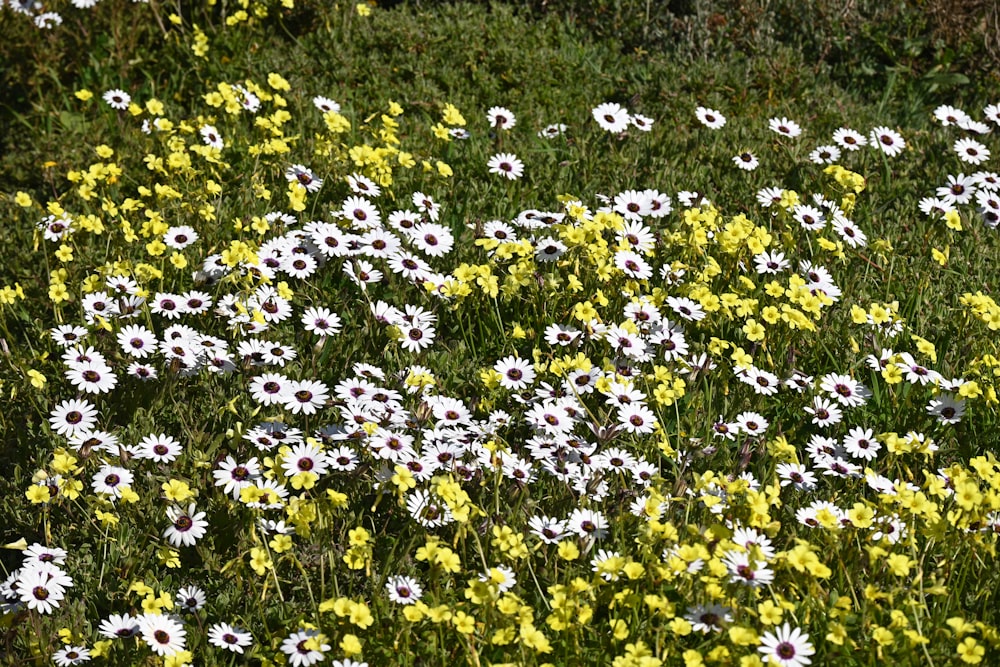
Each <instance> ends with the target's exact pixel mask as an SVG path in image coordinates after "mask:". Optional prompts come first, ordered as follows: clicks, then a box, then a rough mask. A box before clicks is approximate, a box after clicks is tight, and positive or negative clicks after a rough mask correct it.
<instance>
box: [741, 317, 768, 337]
mask: <svg viewBox="0 0 1000 667" xmlns="http://www.w3.org/2000/svg"><path fill="white" fill-rule="evenodd" d="M743 333H745V334H746V336H747V340H749V341H751V342H758V341H762V340H764V326H763V325H762V324H760V323H759V322H757V321H756V320H754V319H753V318H750V319H749V320H747V322H746V324H744V325H743Z"/></svg>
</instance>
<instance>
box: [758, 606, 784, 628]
mask: <svg viewBox="0 0 1000 667" xmlns="http://www.w3.org/2000/svg"><path fill="white" fill-rule="evenodd" d="M757 613H758V614H759V616H760V622H761V623H763V624H764V625H777V624H778V623H781V616H782V614H783V613H784V612H783V610H782V609H781V607H779V606H777V605H776V604H774V603H773V602H771V601H770V600H764V601H763V602H761V603H760V604H759V605H757Z"/></svg>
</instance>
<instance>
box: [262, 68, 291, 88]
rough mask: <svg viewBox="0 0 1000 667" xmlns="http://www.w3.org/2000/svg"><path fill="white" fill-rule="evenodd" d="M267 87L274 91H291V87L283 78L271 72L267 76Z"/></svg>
mask: <svg viewBox="0 0 1000 667" xmlns="http://www.w3.org/2000/svg"><path fill="white" fill-rule="evenodd" d="M267 85H269V86H271V87H272V88H274V89H275V90H291V89H292V87H291V86H290V85H289V84H288V81H287V80H285V77H283V76H281V75H280V74H278V73H276V72H271V73H270V74H268V75H267Z"/></svg>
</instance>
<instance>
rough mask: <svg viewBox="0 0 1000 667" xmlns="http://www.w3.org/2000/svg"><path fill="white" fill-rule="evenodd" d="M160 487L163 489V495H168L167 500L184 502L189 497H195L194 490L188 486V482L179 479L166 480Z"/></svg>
mask: <svg viewBox="0 0 1000 667" xmlns="http://www.w3.org/2000/svg"><path fill="white" fill-rule="evenodd" d="M160 488H161V489H163V495H164V496H166V498H167V500H173V501H174V502H178V503H182V502H184V501H185V500H187V499H189V498H194V492H193V491H191V487H190V486H188V484H187V482H183V481H181V480H178V479H172V480H170V481H169V482H164V483H163V484H161V485H160Z"/></svg>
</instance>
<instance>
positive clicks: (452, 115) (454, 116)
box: [442, 103, 465, 125]
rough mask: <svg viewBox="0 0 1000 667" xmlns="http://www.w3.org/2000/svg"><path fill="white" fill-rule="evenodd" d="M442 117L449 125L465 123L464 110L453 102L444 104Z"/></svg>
mask: <svg viewBox="0 0 1000 667" xmlns="http://www.w3.org/2000/svg"><path fill="white" fill-rule="evenodd" d="M442 119H443V120H444V122H445V123H447V124H448V125H465V117H463V116H462V112H460V111H459V110H458V108H457V107H455V105H453V104H451V103H449V104H446V105H445V106H444V113H443V114H442Z"/></svg>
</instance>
